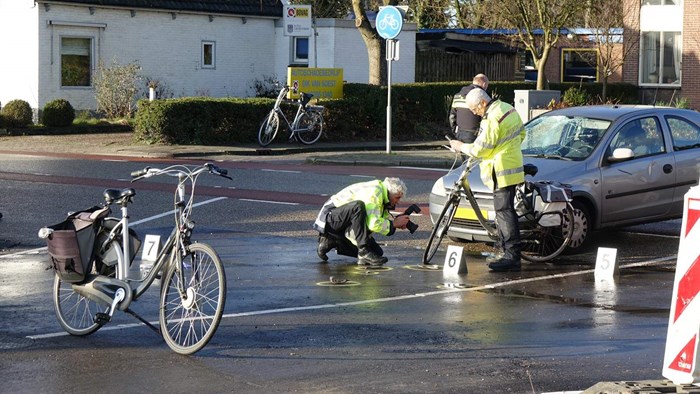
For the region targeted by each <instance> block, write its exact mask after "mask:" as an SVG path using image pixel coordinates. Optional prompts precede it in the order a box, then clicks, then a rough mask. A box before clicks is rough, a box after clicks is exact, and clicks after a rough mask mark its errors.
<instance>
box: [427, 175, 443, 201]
mask: <svg viewBox="0 0 700 394" xmlns="http://www.w3.org/2000/svg"><path fill="white" fill-rule="evenodd" d="M430 193H431V194H435V195H438V196H442V197H445V196H446V195H447V191H446V190H445V182H443V180H442V178H440V179H438V180H437V181H435V183H434V184H433V188H432V189H431V190H430Z"/></svg>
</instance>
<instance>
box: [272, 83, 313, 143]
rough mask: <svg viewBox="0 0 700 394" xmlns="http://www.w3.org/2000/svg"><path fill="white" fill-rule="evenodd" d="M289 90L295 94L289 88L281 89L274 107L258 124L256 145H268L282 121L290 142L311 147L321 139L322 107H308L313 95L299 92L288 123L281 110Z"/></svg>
mask: <svg viewBox="0 0 700 394" xmlns="http://www.w3.org/2000/svg"><path fill="white" fill-rule="evenodd" d="M290 90H291V91H294V92H296V89H293V88H292V87H290V86H283V87H282V89H281V90H280V92H279V94H278V95H277V99H276V100H275V106H274V107H273V108H272V110H270V112H269V113H268V114H267V116H266V117H265V119H263V121H262V123H261V124H260V130H259V131H258V143H259V144H260V146H268V145H270V143H271V142H272V140H274V139H275V137H276V136H277V132H278V131H279V128H280V123H281V122H282V121H284V124H285V125H286V128H287V131H288V132H289V141H290V142H292V141H299V142H301V143H302V144H305V145H311V144H313V143H315V142H316V141H318V140H319V138H321V134H322V133H323V106H320V105H309V101H310V100H311V98H312V97H313V95H312V94H308V93H304V92H299V99H298V100H294V102H295V103H297V111H296V115H295V116H294V119H292V121H291V122H290V121H289V119H288V118H287V116H286V115H285V114H284V111H282V108H281V105H282V103H283V102H284V101H285V97H286V96H287V94H288V93H289V92H290Z"/></svg>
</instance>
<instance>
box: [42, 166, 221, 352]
mask: <svg viewBox="0 0 700 394" xmlns="http://www.w3.org/2000/svg"><path fill="white" fill-rule="evenodd" d="M204 173H209V174H213V175H217V176H221V177H224V178H227V179H231V178H230V177H229V176H228V175H227V171H226V170H224V169H220V168H218V167H217V166H215V165H214V164H210V163H206V164H204V165H201V166H186V165H172V166H168V167H165V168H162V169H159V168H151V167H146V168H144V169H143V170H140V171H135V172H133V173H132V174H131V176H132V182H136V181H139V180H142V179H145V178H150V177H153V176H160V175H170V176H175V177H177V178H178V183H177V186H176V188H175V193H174V202H173V205H174V209H173V215H174V221H175V224H174V227H173V229H172V231H171V233H170V235H169V237H168V238H167V240H165V242H164V243H163V246H162V248H161V249H160V250H159V251H158V253H157V257H156V259H155V262H154V264H153V267H152V268H151V269H150V271H148V272H147V273H146V274H145V275H142V277H141V278H139V279H135V278H131V277H129V269H130V266H131V264H132V263H133V260H134V257H135V255H136V252H137V251H138V249H139V248H140V245H141V240H140V238H139V237H138V235H137V234H136V232H135V231H133V230H132V229H130V228H129V213H128V205H129V204H131V203H132V202H133V198H134V195H135V194H136V191H135V190H134V189H132V188H125V189H107V190H105V191H104V193H103V197H104V203H103V204H101V205H96V206H94V207H92V208H89V209H86V210H83V211H79V212H75V213H71V214H69V215H68V217H67V218H66V220H64V221H63V222H61V223H58V224H56V225H53V226H48V227H44V228H42V229H41V230H40V231H39V237H41V238H45V239H46V242H47V245H48V251H49V257H50V260H51V263H52V267H53V269H54V272H55V277H54V285H53V293H52V296H53V303H54V309H55V312H56V317H57V318H58V322H59V324H60V325H61V327H62V328H63V329H64V330H65V331H66V332H68V333H69V334H71V335H75V336H85V335H90V334H92V333H94V332H95V331H97V330H99V329H100V328H101V327H102V326H104V325H105V324H107V323H109V322H110V321H111V319H112V316H113V315H114V312H115V311H116V310H121V311H124V312H127V313H129V314H131V315H133V316H134V317H136V318H137V319H138V320H140V321H141V322H143V323H144V324H146V325H147V326H148V327H150V328H152V329H153V330H154V331H156V332H159V333H160V334H161V335H162V336H163V338H164V339H165V342H166V343H167V344H168V346H169V347H170V348H171V349H172V350H173V351H175V352H176V353H179V354H193V353H195V352H197V351H199V350H201V349H202V348H203V347H204V346H205V345H206V344H207V343H208V342H209V340H210V339H211V338H212V337H213V335H214V333H215V332H216V329H217V328H218V326H219V323H220V321H221V317H222V314H223V311H224V305H225V302H226V273H225V271H224V267H223V264H222V262H221V259H220V257H219V255H218V254H217V253H216V251H215V250H214V249H213V248H212V247H211V246H209V245H207V244H204V243H198V242H192V239H191V236H192V232H193V230H194V221H193V220H192V208H193V203H194V193H195V187H196V183H197V179H198V177H199V176H200V175H202V174H204ZM112 205H116V206H119V207H120V210H121V218H116V217H110V216H109V215H110V214H111V206H112ZM157 278H159V279H161V291H160V298H159V308H158V309H159V325H160V329H158V328H157V327H154V326H153V325H152V324H150V323H149V322H148V321H146V320H145V319H143V318H141V317H140V316H138V315H137V314H136V313H134V312H133V311H132V310H131V309H130V308H129V306H130V305H131V303H132V302H134V301H136V300H137V299H138V298H139V297H140V296H141V295H142V294H144V293H145V292H146V290H148V289H149V288H150V287H151V285H152V284H153V283H154V281H155V280H156V279H157Z"/></svg>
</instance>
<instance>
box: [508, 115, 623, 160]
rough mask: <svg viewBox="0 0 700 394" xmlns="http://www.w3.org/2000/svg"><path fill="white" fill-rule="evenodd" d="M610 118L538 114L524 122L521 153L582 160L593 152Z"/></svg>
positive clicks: (608, 124)
mask: <svg viewBox="0 0 700 394" xmlns="http://www.w3.org/2000/svg"><path fill="white" fill-rule="evenodd" d="M609 126H610V121H608V120H600V119H591V118H586V117H580V116H561V115H553V116H546V115H545V116H540V117H538V118H536V119H534V120H533V121H532V122H530V123H528V124H526V125H525V140H523V143H522V145H521V148H522V151H523V155H525V156H535V157H544V158H551V159H563V160H583V159H585V158H586V157H588V155H590V154H591V152H593V148H594V147H595V146H596V144H598V141H600V138H601V137H602V136H603V134H605V130H607V129H608V127H609Z"/></svg>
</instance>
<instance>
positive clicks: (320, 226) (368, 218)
mask: <svg viewBox="0 0 700 394" xmlns="http://www.w3.org/2000/svg"><path fill="white" fill-rule="evenodd" d="M405 194H406V184H404V183H403V181H402V180H401V179H399V178H385V179H384V180H383V181H381V180H374V181H369V182H360V183H355V184H352V185H350V186H347V187H346V188H344V189H343V190H341V191H339V192H338V193H336V194H334V195H333V196H331V198H329V199H328V201H326V203H325V204H324V205H323V207H322V208H321V211H320V212H319V214H318V217H317V218H316V221H315V222H314V224H313V227H314V229H316V230H317V231H318V232H319V242H318V248H317V250H316V252H317V253H318V257H319V258H321V260H323V261H327V260H328V256H327V255H326V254H327V253H328V252H330V251H331V250H332V249H336V248H337V250H338V253H339V254H346V255H349V256H357V258H358V260H357V264H359V265H373V266H380V265H383V264H384V263H386V262H387V261H388V259H387V258H386V257H384V256H383V254H384V252H383V251H382V248H381V247H380V246H379V245H378V244H377V242H376V241H375V240H374V238H372V236H371V235H372V233H378V234H382V235H393V234H394V232H395V231H396V229H406V226H407V224H408V221H409V217H408V215H399V216H397V217H395V218H393V220H392V219H390V218H391V214H390V213H389V210H390V209H394V208H395V207H396V204H398V203H399V201H400V200H401V198H402V197H403V196H404V195H405ZM348 238H350V239H348ZM355 245H356V246H355Z"/></svg>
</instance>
